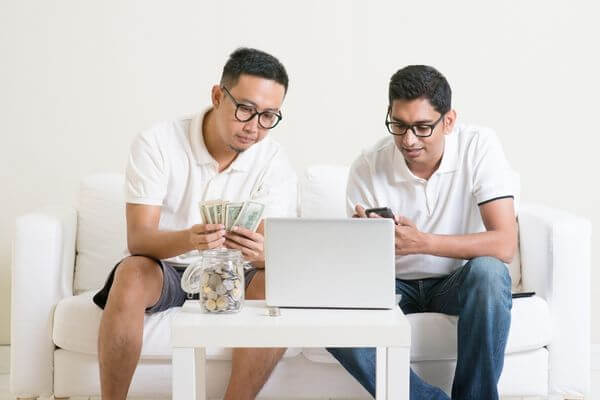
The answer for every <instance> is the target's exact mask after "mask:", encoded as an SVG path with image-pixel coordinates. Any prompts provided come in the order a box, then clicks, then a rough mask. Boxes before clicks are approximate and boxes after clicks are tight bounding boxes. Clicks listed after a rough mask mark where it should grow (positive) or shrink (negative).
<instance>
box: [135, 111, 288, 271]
mask: <svg viewBox="0 0 600 400" xmlns="http://www.w3.org/2000/svg"><path fill="white" fill-rule="evenodd" d="M206 112H208V110H207V111H205V112H204V113H200V114H197V115H194V116H193V117H191V118H186V119H181V120H175V121H168V122H163V123H159V124H157V125H155V126H153V127H152V128H150V129H149V130H147V131H144V132H142V133H141V134H140V135H138V136H137V138H136V139H135V140H134V142H133V144H132V146H131V151H130V155H129V161H128V164H127V169H126V174H125V201H126V202H127V203H134V204H148V205H155V206H161V213H160V222H159V226H158V228H159V229H160V230H182V229H188V228H190V227H191V226H192V225H195V224H200V223H202V219H201V216H200V209H199V204H200V202H202V201H209V200H227V201H232V202H242V201H246V200H253V201H257V202H260V203H263V204H264V205H265V210H264V214H263V218H264V217H295V216H296V215H297V206H296V204H297V194H296V193H297V178H296V173H295V171H294V170H293V168H292V166H291V165H290V163H289V160H288V158H287V156H286V155H285V153H284V152H283V149H282V148H281V146H280V145H279V144H278V143H276V142H275V141H273V140H271V139H270V137H269V136H267V137H266V138H264V139H263V140H261V141H260V142H258V143H256V144H254V145H253V146H251V147H250V148H248V149H247V150H246V151H244V152H242V153H240V154H239V155H238V156H237V157H236V159H235V160H234V161H233V162H232V163H231V165H230V166H229V167H228V168H227V169H226V170H224V171H222V172H220V173H219V171H218V168H219V165H218V163H217V161H216V160H215V159H214V158H213V157H212V156H211V155H210V153H209V152H208V150H207V148H206V144H205V143H204V136H203V133H202V122H203V119H204V115H205V114H206ZM197 256H198V252H197V251H195V250H194V251H191V252H189V253H186V254H182V255H180V256H177V257H173V258H170V259H169V260H168V261H170V262H174V263H182V264H189V263H190V262H193V261H194V260H196V259H197Z"/></svg>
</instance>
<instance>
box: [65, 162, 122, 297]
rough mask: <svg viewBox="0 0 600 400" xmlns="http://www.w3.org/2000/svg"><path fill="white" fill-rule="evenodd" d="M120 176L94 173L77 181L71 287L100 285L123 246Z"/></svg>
mask: <svg viewBox="0 0 600 400" xmlns="http://www.w3.org/2000/svg"><path fill="white" fill-rule="evenodd" d="M124 179H125V178H124V176H123V175H120V174H98V175H91V176H88V177H86V178H85V179H84V180H83V181H82V182H81V187H80V191H79V200H78V205H77V245H76V249H77V257H76V259H75V277H74V282H73V290H74V291H75V293H81V292H84V291H86V290H90V289H97V288H99V287H101V286H102V285H103V284H104V281H105V280H106V278H107V276H108V273H109V271H110V270H111V269H112V268H113V267H114V265H115V263H116V262H117V261H118V260H120V259H121V258H122V257H123V255H124V251H125V248H126V246H127V231H126V226H125V194H124V192H123V184H124Z"/></svg>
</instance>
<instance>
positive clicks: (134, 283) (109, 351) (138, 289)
mask: <svg viewBox="0 0 600 400" xmlns="http://www.w3.org/2000/svg"><path fill="white" fill-rule="evenodd" d="M162 284H163V275H162V271H161V269H160V267H159V266H158V264H156V262H155V261H153V260H151V259H149V258H145V257H128V258H126V259H124V260H123V261H122V262H121V263H120V264H119V266H118V267H117V268H116V271H115V274H114V280H113V283H112V287H111V288H110V292H109V295H108V300H107V302H106V306H105V308H104V312H103V313H102V320H101V322H100V333H99V337H98V358H99V361H100V387H101V392H102V399H103V400H110V399H125V398H126V397H127V392H128V390H129V385H130V383H131V378H132V377H133V373H134V372H135V367H136V365H137V362H138V359H139V358H140V351H141V348H142V335H143V329H144V312H145V310H146V308H148V307H150V306H152V305H153V304H155V303H156V302H157V301H158V300H159V298H160V295H161V291H162Z"/></svg>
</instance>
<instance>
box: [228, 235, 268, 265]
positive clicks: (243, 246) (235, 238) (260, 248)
mask: <svg viewBox="0 0 600 400" xmlns="http://www.w3.org/2000/svg"><path fill="white" fill-rule="evenodd" d="M225 238H226V240H225V247H227V248H228V249H237V250H240V251H241V252H242V255H243V256H244V258H245V259H246V261H249V262H251V263H252V265H254V266H255V267H257V268H264V264H265V254H264V242H265V238H264V236H263V235H262V234H261V233H259V232H253V231H251V230H249V229H246V228H244V227H241V226H234V227H233V228H231V231H229V232H227V233H226V234H225Z"/></svg>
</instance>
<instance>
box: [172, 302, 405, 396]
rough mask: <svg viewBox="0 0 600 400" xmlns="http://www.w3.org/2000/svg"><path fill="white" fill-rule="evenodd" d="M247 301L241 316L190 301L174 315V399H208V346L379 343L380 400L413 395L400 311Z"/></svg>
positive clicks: (346, 345)
mask: <svg viewBox="0 0 600 400" xmlns="http://www.w3.org/2000/svg"><path fill="white" fill-rule="evenodd" d="M266 311H267V308H266V305H265V302H264V301H259V300H251V301H248V300H247V301H246V302H245V303H244V306H243V308H242V310H241V311H240V312H239V313H237V314H219V315H213V314H202V313H200V304H199V302H198V301H190V300H188V301H187V302H186V303H185V304H184V305H183V307H182V309H181V312H178V313H177V315H175V316H174V317H173V321H172V325H171V344H172V346H173V399H174V400H189V399H196V400H204V399H205V398H206V395H205V391H206V389H205V388H206V385H205V380H206V371H205V355H206V351H205V348H206V347H376V348H377V367H376V371H377V382H376V388H377V399H394V400H398V399H408V390H409V386H408V385H409V364H410V325H409V323H408V320H407V319H406V317H405V316H404V314H403V313H402V311H401V310H400V308H396V309H394V310H332V309H287V308H286V309H281V315H280V316H278V317H270V316H268V315H267V313H266Z"/></svg>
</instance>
